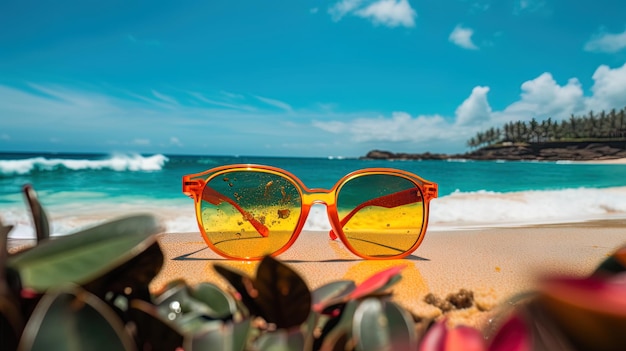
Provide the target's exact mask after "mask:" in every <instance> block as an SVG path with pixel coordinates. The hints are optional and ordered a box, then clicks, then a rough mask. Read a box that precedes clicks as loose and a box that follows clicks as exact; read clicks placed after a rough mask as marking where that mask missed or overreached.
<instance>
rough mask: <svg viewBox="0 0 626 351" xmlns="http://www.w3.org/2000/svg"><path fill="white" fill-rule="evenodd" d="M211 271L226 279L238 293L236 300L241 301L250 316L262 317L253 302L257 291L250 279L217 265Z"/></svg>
mask: <svg viewBox="0 0 626 351" xmlns="http://www.w3.org/2000/svg"><path fill="white" fill-rule="evenodd" d="M213 269H215V271H216V272H217V273H218V274H219V275H221V276H222V277H223V278H224V279H226V280H227V281H228V282H229V283H230V285H231V286H232V287H233V288H235V290H236V291H237V292H238V293H239V296H238V299H239V300H241V302H242V303H243V304H244V306H246V308H247V309H248V311H249V312H250V314H251V315H253V316H261V315H262V313H263V312H262V311H261V308H260V307H259V306H258V305H257V303H256V300H255V298H256V296H257V291H256V289H255V288H254V284H253V282H252V278H250V277H249V276H247V275H246V274H245V273H243V272H239V271H236V270H234V269H231V268H228V267H225V266H222V265H219V264H216V265H214V266H213ZM253 295H254V297H253Z"/></svg>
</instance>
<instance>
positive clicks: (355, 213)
mask: <svg viewBox="0 0 626 351" xmlns="http://www.w3.org/2000/svg"><path fill="white" fill-rule="evenodd" d="M337 211H338V213H339V220H340V222H341V224H342V226H343V232H344V234H345V236H346V238H347V239H348V242H349V244H350V245H351V246H352V247H353V248H354V250H356V251H357V252H359V253H361V254H362V255H366V256H370V257H388V256H397V255H400V254H402V253H404V252H406V251H408V250H409V249H411V248H412V247H413V246H414V245H415V244H416V243H417V241H418V240H419V238H420V234H421V232H422V225H423V223H424V203H423V201H422V193H421V191H420V189H419V188H418V187H417V186H416V185H415V184H414V183H413V181H411V180H409V179H406V178H403V177H400V176H395V175H388V174H366V175H362V176H359V177H356V178H352V179H350V180H348V181H347V182H346V183H345V184H344V185H343V186H342V187H341V188H340V190H339V193H338V195H337Z"/></svg>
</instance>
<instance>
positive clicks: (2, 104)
mask: <svg viewBox="0 0 626 351" xmlns="http://www.w3.org/2000/svg"><path fill="white" fill-rule="evenodd" d="M625 13H626V2H624V1H623V0H596V1H587V0H580V1H567V0H371V1H365V0H336V1H270V0H268V1H248V0H232V1H186V2H181V1H177V2H174V1H168V2H164V1H150V2H145V1H115V0H112V1H106V2H98V3H96V2H94V1H64V0H60V1H3V2H0V151H55V152H75V151H81V152H83V151H93V152H141V153H165V154H168V153H169V154H211V155H275V156H360V155H364V154H365V153H366V152H367V151H369V150H371V149H384V150H391V151H396V152H426V151H430V152H446V153H457V152H465V151H467V148H466V146H465V144H466V141H467V140H468V139H469V138H470V137H471V136H473V135H474V134H475V133H476V132H477V131H479V130H483V129H485V128H488V127H491V126H500V125H502V124H504V123H505V122H508V121H510V120H529V119H531V118H537V119H538V120H542V119H545V118H548V117H552V118H553V119H556V120H559V119H562V118H567V117H569V115H570V114H572V113H573V114H584V113H587V112H588V111H589V110H594V111H599V110H602V109H611V108H623V107H625V106H626V18H625V17H624V14H625Z"/></svg>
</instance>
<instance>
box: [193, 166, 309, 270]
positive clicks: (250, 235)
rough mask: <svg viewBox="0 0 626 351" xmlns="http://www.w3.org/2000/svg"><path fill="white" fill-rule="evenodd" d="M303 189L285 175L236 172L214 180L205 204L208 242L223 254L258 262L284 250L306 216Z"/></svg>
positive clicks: (204, 195) (203, 214)
mask: <svg viewBox="0 0 626 351" xmlns="http://www.w3.org/2000/svg"><path fill="white" fill-rule="evenodd" d="M301 203H302V201H301V196H300V192H299V190H298V187H296V185H295V184H294V183H293V182H292V181H290V180H289V179H287V178H285V177H284V176H281V175H279V174H274V173H269V172H262V171H232V172H224V173H219V174H217V175H215V176H213V177H212V178H211V179H210V180H209V181H208V182H207V184H206V186H205V188H204V191H203V193H202V201H201V202H200V208H199V212H200V215H199V218H200V222H201V225H202V227H203V228H204V232H205V234H206V238H207V240H209V241H210V242H211V243H212V244H213V246H214V247H215V249H217V250H219V251H221V252H222V253H223V254H225V255H227V256H230V257H236V258H246V259H250V258H258V257H261V256H264V255H266V254H272V253H274V252H276V251H278V250H280V249H281V248H283V247H284V246H285V245H287V243H288V242H289V240H290V239H291V236H292V235H293V233H294V231H295V229H296V226H297V223H298V220H299V218H300V212H301Z"/></svg>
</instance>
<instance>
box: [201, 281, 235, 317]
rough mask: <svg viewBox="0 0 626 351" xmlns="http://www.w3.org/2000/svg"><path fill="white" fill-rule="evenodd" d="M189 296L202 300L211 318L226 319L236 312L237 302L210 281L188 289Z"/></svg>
mask: <svg viewBox="0 0 626 351" xmlns="http://www.w3.org/2000/svg"><path fill="white" fill-rule="evenodd" d="M189 293H190V295H191V297H193V298H194V299H196V300H198V301H199V302H202V303H204V304H205V306H207V307H208V308H209V309H210V311H211V312H210V313H207V314H209V315H210V317H211V318H214V319H222V320H223V319H227V318H232V316H233V315H234V314H235V313H236V312H237V304H236V303H235V301H234V300H233V298H232V296H231V295H229V294H226V293H225V292H224V291H222V289H220V288H219V287H217V286H216V285H215V284H211V283H200V284H198V285H197V286H195V287H194V288H192V289H191V291H189Z"/></svg>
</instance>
